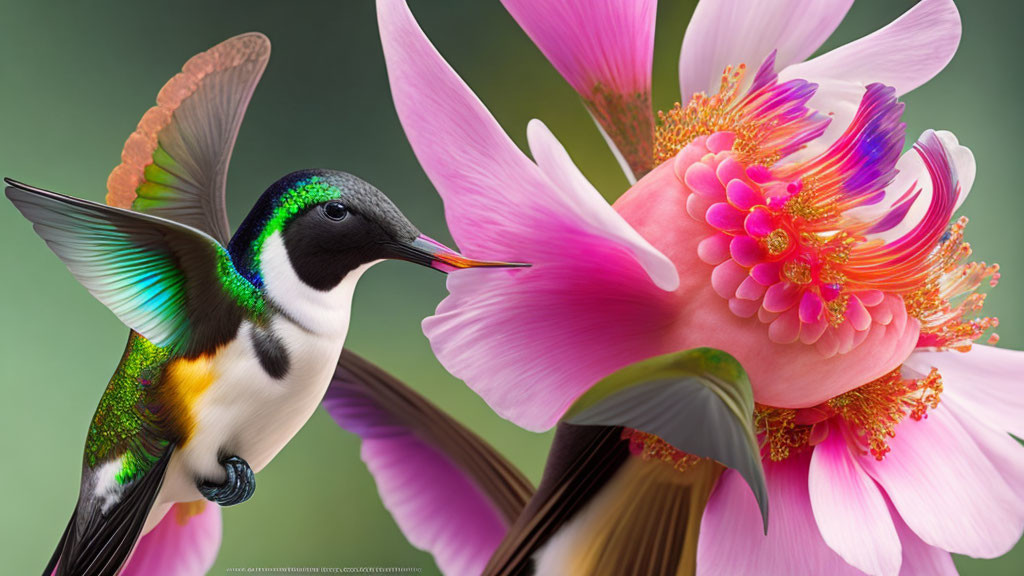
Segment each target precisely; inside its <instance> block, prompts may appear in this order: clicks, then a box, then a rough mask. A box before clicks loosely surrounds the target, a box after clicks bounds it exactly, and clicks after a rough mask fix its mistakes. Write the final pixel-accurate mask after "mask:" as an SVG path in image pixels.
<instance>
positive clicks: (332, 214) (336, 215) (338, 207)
mask: <svg viewBox="0 0 1024 576" xmlns="http://www.w3.org/2000/svg"><path fill="white" fill-rule="evenodd" d="M323 210H324V215H325V216H327V217H328V218H330V219H331V220H344V219H345V216H348V208H345V206H344V204H342V203H341V202H328V203H327V204H324V208H323Z"/></svg>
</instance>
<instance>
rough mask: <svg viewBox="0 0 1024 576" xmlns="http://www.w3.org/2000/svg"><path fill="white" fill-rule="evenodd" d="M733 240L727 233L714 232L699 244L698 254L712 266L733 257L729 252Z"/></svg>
mask: <svg viewBox="0 0 1024 576" xmlns="http://www.w3.org/2000/svg"><path fill="white" fill-rule="evenodd" d="M731 241H732V240H731V237H730V236H728V235H726V234H712V235H711V236H708V237H707V238H705V239H703V240H701V241H700V244H698V245H697V254H698V255H699V256H700V259H701V260H703V261H704V262H707V263H708V264H711V265H712V266H714V265H716V264H721V263H722V262H725V261H726V260H728V259H729V258H730V257H731V255H730V254H729V243H730V242H731Z"/></svg>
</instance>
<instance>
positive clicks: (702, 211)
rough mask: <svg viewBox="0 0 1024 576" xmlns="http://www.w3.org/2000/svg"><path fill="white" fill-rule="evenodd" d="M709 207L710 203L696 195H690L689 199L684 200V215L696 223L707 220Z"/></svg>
mask: <svg viewBox="0 0 1024 576" xmlns="http://www.w3.org/2000/svg"><path fill="white" fill-rule="evenodd" d="M711 206H712V203H711V201H709V200H707V199H706V198H702V197H701V196H699V195H697V194H690V197H689V198H687V199H686V213H687V214H689V215H690V217H691V218H693V219H694V220H697V221H698V222H703V221H705V220H707V216H708V209H709V208H711Z"/></svg>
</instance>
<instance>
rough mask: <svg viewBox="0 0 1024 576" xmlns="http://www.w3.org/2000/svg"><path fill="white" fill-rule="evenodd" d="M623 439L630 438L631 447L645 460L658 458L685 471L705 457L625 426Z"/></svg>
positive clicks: (632, 450)
mask: <svg viewBox="0 0 1024 576" xmlns="http://www.w3.org/2000/svg"><path fill="white" fill-rule="evenodd" d="M622 439H623V440H629V449H630V451H631V452H633V453H634V454H637V455H639V456H640V457H641V458H643V459H644V460H657V461H660V462H665V463H666V464H671V465H672V467H674V468H675V469H676V470H679V471H680V472H685V471H686V470H687V469H688V468H690V467H691V466H693V465H694V464H697V463H698V462H700V461H701V460H703V458H701V457H700V456H695V455H693V454H690V453H688V452H683V451H682V450H679V449H677V448H675V447H674V446H672V445H671V444H669V443H668V442H665V441H664V440H662V439H661V438H659V437H657V436H655V435H654V434H648V433H647V432H641V431H640V430H634V429H633V428H623V430H622Z"/></svg>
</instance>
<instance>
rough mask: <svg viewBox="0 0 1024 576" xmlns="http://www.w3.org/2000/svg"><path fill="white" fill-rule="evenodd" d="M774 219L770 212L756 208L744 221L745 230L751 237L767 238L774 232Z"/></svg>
mask: <svg viewBox="0 0 1024 576" xmlns="http://www.w3.org/2000/svg"><path fill="white" fill-rule="evenodd" d="M772 227H773V224H772V217H771V215H770V214H769V213H768V210H766V209H764V208H755V209H754V210H751V211H750V214H749V215H748V216H747V218H746V219H745V220H744V221H743V229H744V230H745V231H746V232H747V234H750V235H751V236H766V235H768V233H769V232H771V231H772Z"/></svg>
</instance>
